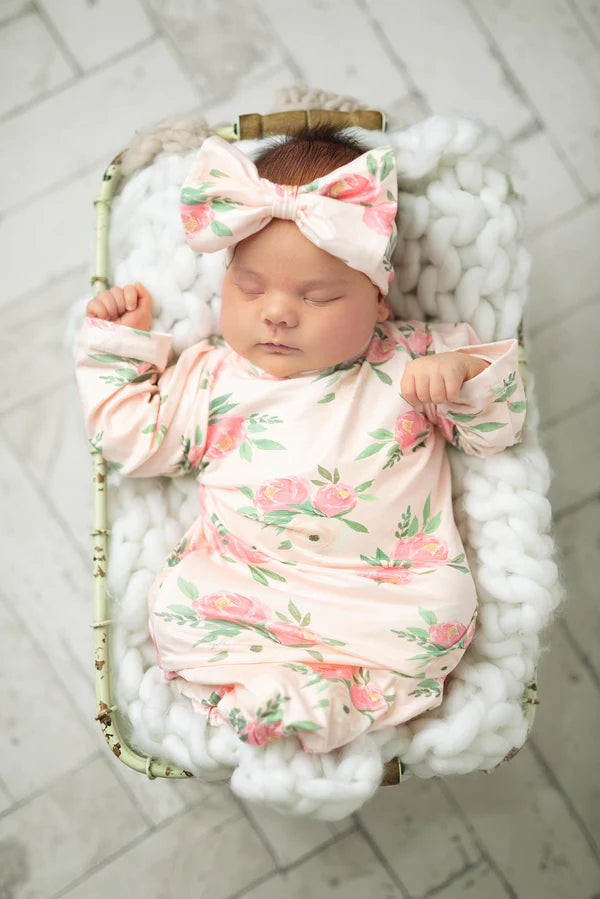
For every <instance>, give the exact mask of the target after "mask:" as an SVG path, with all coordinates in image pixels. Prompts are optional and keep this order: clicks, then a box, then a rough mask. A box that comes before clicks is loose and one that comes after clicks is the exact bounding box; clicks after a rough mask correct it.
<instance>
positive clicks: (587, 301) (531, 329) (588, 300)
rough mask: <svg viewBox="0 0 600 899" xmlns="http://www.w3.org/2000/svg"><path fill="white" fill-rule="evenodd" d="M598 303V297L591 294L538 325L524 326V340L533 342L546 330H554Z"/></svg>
mask: <svg viewBox="0 0 600 899" xmlns="http://www.w3.org/2000/svg"><path fill="white" fill-rule="evenodd" d="M599 302H600V295H598V294H591V295H590V296H586V297H583V299H581V300H578V301H577V302H576V303H574V304H573V305H572V306H569V307H568V308H567V309H560V310H559V311H558V312H556V313H555V314H554V315H552V316H550V318H546V319H543V320H542V321H541V322H540V323H539V324H534V325H529V324H526V325H525V340H527V341H529V339H533V341H535V340H536V339H537V337H538V335H539V334H542V333H543V332H544V331H546V330H547V329H548V328H554V327H555V326H556V325H560V324H561V323H562V322H563V321H564V320H565V319H567V318H569V319H570V318H571V316H572V315H573V314H575V315H578V314H579V312H580V311H586V307H587V306H592V307H594V308H595V307H596V306H597V305H598V303H599ZM526 313H527V309H525V315H526Z"/></svg>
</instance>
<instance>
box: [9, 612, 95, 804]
mask: <svg viewBox="0 0 600 899" xmlns="http://www.w3.org/2000/svg"><path fill="white" fill-rule="evenodd" d="M9 603H10V600H9V597H8V596H6V595H5V596H3V597H2V598H1V599H0V647H1V651H0V756H1V757H2V764H3V770H4V771H7V772H10V777H9V779H8V781H7V788H8V789H9V790H10V794H11V796H12V798H13V799H15V800H21V799H24V798H25V797H26V796H28V795H30V794H31V793H32V792H34V791H35V790H40V789H43V787H44V784H45V783H46V782H47V781H49V780H54V779H55V778H57V777H59V776H60V775H62V774H65V772H67V771H69V770H70V769H72V768H73V767H75V766H76V765H78V764H80V763H81V762H82V761H83V760H84V759H86V758H88V757H89V756H90V755H91V754H92V753H93V752H95V751H96V750H97V748H98V743H97V741H96V740H95V739H93V738H92V735H91V733H92V728H91V724H89V725H88V726H87V727H86V726H84V724H83V722H82V720H81V716H80V715H79V714H77V712H75V711H74V709H73V707H72V705H71V703H70V702H69V697H68V694H66V693H65V691H64V688H62V687H61V686H60V684H59V683H58V682H57V681H56V675H55V672H54V671H53V669H52V666H51V665H50V664H49V663H48V660H47V658H46V657H45V652H44V647H43V626H42V625H38V626H36V624H35V622H32V623H31V624H32V630H33V631H34V633H35V641H34V640H32V639H31V638H30V636H29V635H28V634H27V633H26V631H25V629H24V628H23V626H22V625H21V624H20V622H19V621H18V620H17V619H16V617H15V614H14V612H12V611H11V610H9Z"/></svg>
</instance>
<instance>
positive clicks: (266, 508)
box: [254, 477, 310, 512]
mask: <svg viewBox="0 0 600 899" xmlns="http://www.w3.org/2000/svg"><path fill="white" fill-rule="evenodd" d="M309 496H310V486H309V484H308V483H307V481H305V480H304V478H296V477H291V478H273V480H272V481H265V483H264V484H261V485H260V486H259V488H258V489H257V490H256V492H255V494H254V505H255V506H256V508H257V509H260V511H261V512H273V511H275V510H276V509H289V508H290V506H291V505H301V504H302V503H303V502H304V501H305V500H306V499H307V498H308V497H309Z"/></svg>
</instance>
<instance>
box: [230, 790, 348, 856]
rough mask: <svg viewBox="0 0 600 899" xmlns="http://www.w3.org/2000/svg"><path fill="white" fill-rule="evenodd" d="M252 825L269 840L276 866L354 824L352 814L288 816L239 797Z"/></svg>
mask: <svg viewBox="0 0 600 899" xmlns="http://www.w3.org/2000/svg"><path fill="white" fill-rule="evenodd" d="M239 801H240V802H241V804H242V806H243V808H244V810H245V812H246V814H247V815H248V817H249V818H250V820H251V821H252V823H253V825H254V827H255V828H256V829H257V830H258V831H259V832H260V833H261V834H262V836H263V838H264V839H265V840H266V841H267V843H268V844H269V848H270V850H271V854H272V856H273V858H274V859H275V861H276V863H277V866H278V867H279V868H285V867H287V866H289V865H292V864H294V863H295V862H297V861H298V860H299V859H300V858H302V857H303V856H305V855H308V854H312V853H313V852H314V851H315V850H316V849H318V848H319V847H320V846H322V845H323V844H324V843H328V842H329V841H330V840H331V839H332V837H335V836H339V835H341V834H343V833H347V832H348V831H350V830H353V829H354V828H355V824H354V821H353V820H352V818H344V819H343V820H342V821H331V822H329V821H319V820H317V819H312V818H289V817H286V816H285V815H282V814H280V813H279V812H276V811H273V810H272V809H270V808H266V807H262V806H260V805H255V804H253V803H250V802H245V801H244V800H239Z"/></svg>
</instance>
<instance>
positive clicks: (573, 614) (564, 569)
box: [554, 498, 600, 680]
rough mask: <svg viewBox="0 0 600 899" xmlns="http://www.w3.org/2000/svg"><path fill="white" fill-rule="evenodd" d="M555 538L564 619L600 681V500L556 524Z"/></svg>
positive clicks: (562, 616) (562, 518)
mask: <svg viewBox="0 0 600 899" xmlns="http://www.w3.org/2000/svg"><path fill="white" fill-rule="evenodd" d="M554 536H555V539H556V542H557V546H558V558H557V564H558V567H559V570H560V573H561V581H562V582H563V583H564V586H565V588H566V591H567V596H566V600H565V604H564V607H563V609H562V610H561V612H562V614H561V619H562V620H563V621H564V622H565V624H566V626H567V628H568V630H569V632H570V633H571V635H572V636H573V638H574V639H575V640H576V641H577V644H578V645H579V647H580V648H581V650H582V651H583V653H585V657H586V662H587V664H588V665H590V666H591V667H592V669H593V670H594V671H595V672H596V677H597V678H598V680H600V653H599V652H598V647H599V646H600V616H599V615H598V582H599V581H600V565H599V563H598V548H599V547H600V500H598V498H596V499H595V500H593V501H592V502H589V503H587V504H586V505H585V506H583V507H582V508H581V509H577V510H576V511H574V512H571V513H570V514H567V515H564V516H562V517H561V518H560V519H559V521H557V522H555V524H554Z"/></svg>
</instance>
